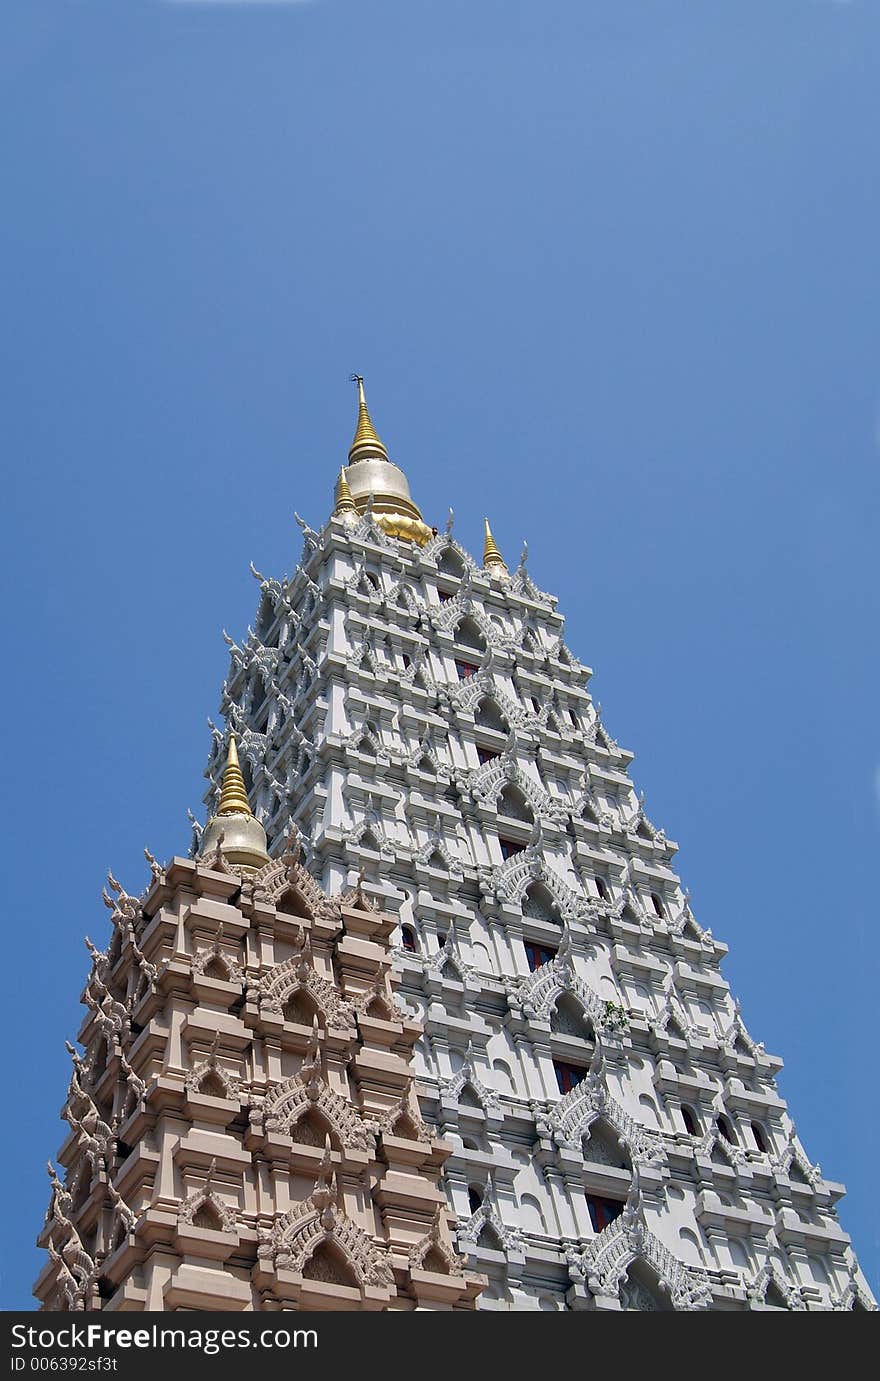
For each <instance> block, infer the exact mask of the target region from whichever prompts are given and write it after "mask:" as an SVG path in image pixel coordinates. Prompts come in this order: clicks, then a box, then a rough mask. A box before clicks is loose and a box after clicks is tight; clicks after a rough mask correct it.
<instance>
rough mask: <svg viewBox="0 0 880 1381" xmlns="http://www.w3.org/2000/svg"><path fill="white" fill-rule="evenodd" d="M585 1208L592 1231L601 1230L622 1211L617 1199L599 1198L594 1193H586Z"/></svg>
mask: <svg viewBox="0 0 880 1381" xmlns="http://www.w3.org/2000/svg"><path fill="white" fill-rule="evenodd" d="M587 1208H588V1209H589V1213H590V1222H591V1223H592V1224H593V1231H594V1232H601V1231H602V1230H603V1228H607V1226H608V1224H609V1223H613V1222H614V1220H615V1218H619V1217H620V1215H621V1213H622V1212H623V1204H622V1203H621V1202H620V1200H619V1199H600V1198H599V1197H598V1195H596V1194H588V1195H587Z"/></svg>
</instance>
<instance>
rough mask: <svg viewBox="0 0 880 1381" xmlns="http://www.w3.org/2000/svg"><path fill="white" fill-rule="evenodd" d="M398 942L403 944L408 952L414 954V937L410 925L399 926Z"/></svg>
mask: <svg viewBox="0 0 880 1381" xmlns="http://www.w3.org/2000/svg"><path fill="white" fill-rule="evenodd" d="M400 943H401V945H402V946H403V948H404V949H405V950H407V951H408V953H410V954H415V952H416V948H417V946H416V937H415V933H414V931H413V930H412V928H411V927H410V926H408V925H405V926H403V927H402V928H401V931H400Z"/></svg>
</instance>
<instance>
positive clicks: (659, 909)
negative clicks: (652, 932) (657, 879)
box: [651, 892, 666, 918]
mask: <svg viewBox="0 0 880 1381" xmlns="http://www.w3.org/2000/svg"><path fill="white" fill-rule="evenodd" d="M651 902H652V904H653V907H654V910H655V912H656V913H657V915H658V916H660V917H661V918H662V917H663V916H665V914H666V913H665V912H664V910H663V903H662V901H661V900H660V898H659V897H658V896H657V893H656V892H652V893H651Z"/></svg>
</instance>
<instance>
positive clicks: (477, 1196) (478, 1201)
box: [468, 1185, 483, 1213]
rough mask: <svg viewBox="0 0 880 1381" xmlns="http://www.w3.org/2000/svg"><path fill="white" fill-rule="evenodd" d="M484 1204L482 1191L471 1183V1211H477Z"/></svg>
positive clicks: (469, 1192)
mask: <svg viewBox="0 0 880 1381" xmlns="http://www.w3.org/2000/svg"><path fill="white" fill-rule="evenodd" d="M482 1206H483V1196H482V1194H481V1193H480V1191H479V1189H475V1188H474V1187H473V1185H471V1186H470V1188H469V1189H468V1207H469V1209H470V1211H471V1213H476V1212H477V1210H478V1209H480V1208H482Z"/></svg>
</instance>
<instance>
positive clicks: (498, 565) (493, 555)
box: [483, 518, 510, 575]
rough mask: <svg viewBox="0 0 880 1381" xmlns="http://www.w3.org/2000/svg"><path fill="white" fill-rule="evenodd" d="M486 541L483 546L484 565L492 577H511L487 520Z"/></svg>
mask: <svg viewBox="0 0 880 1381" xmlns="http://www.w3.org/2000/svg"><path fill="white" fill-rule="evenodd" d="M485 521H486V541H485V543H484V545H483V565H484V566H485V567H486V569H487V570H488V571H489V573H490V574H492V575H510V571H509V570H508V569H507V562H506V561H505V560H504V557H503V556H502V555H501V552H500V551H499V550H498V546H497V543H496V541H495V538H494V537H493V536H492V529H491V528H490V526H489V519H488V518H487V519H486V520H485Z"/></svg>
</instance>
